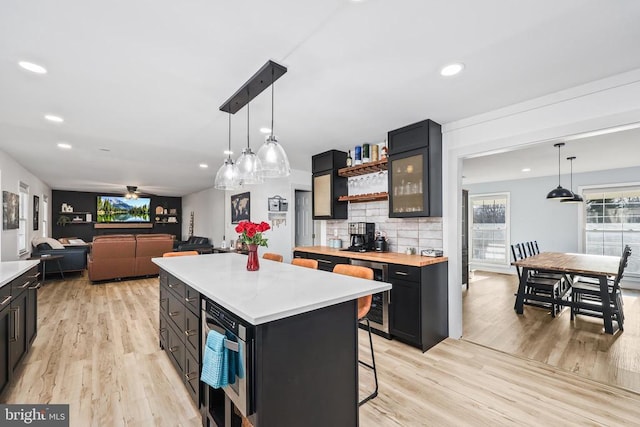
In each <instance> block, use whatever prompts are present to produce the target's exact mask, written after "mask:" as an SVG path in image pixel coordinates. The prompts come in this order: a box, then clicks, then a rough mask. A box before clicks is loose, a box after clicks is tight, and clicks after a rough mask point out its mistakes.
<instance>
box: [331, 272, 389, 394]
mask: <svg viewBox="0 0 640 427" xmlns="http://www.w3.org/2000/svg"><path fill="white" fill-rule="evenodd" d="M333 272H334V273H338V274H344V275H345V276H353V277H359V278H361V279H368V280H373V270H372V269H370V268H369V267H361V266H359V265H349V264H338V265H336V266H335V267H334V268H333ZM372 298H373V296H372V295H367V296H364V297H360V298H358V321H361V320H364V321H365V322H366V323H367V332H369V348H370V349H371V365H370V364H368V363H366V362H364V361H362V360H358V363H360V364H361V365H363V366H366V367H367V368H369V369H372V370H373V379H374V381H375V384H376V388H375V390H374V391H373V393H371V394H370V395H369V396H367V397H365V398H364V399H362V400H361V401H360V402H358V406H361V405H362V404H364V403H365V402H368V401H369V400H371V399H373V398H374V397H376V396H377V395H378V371H377V370H376V358H375V356H374V354H373V340H372V339H371V324H370V323H369V318H368V317H367V314H368V313H369V310H370V309H371V300H372Z"/></svg>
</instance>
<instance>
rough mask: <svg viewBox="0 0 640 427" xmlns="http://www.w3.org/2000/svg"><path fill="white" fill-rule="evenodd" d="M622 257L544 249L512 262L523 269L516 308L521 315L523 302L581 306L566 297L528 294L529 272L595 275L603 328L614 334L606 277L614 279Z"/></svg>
mask: <svg viewBox="0 0 640 427" xmlns="http://www.w3.org/2000/svg"><path fill="white" fill-rule="evenodd" d="M619 264H620V257H616V256H606V255H587V254H574V253H562V252H541V253H539V254H537V255H533V256H530V257H527V258H524V259H521V260H518V261H515V262H513V263H512V265H515V266H516V267H520V268H522V274H521V275H520V284H519V286H518V293H517V296H516V303H515V306H514V310H515V311H516V313H518V314H522V313H523V306H524V301H525V299H526V300H533V301H540V302H547V303H555V304H559V305H563V306H570V307H573V306H580V304H581V303H579V302H572V301H569V300H565V299H564V298H561V297H559V298H554V297H549V296H546V295H536V294H531V293H527V292H526V289H527V286H526V283H527V277H529V272H530V271H532V270H533V271H537V272H549V273H562V274H565V275H566V276H568V277H567V280H570V281H571V280H572V279H573V277H574V276H584V277H593V278H596V279H598V282H599V283H600V297H601V298H602V307H603V308H602V310H603V319H604V330H605V332H606V333H607V334H613V322H612V311H611V301H610V298H609V289H608V282H607V279H608V278H609V277H613V278H615V277H616V276H617V275H618V266H619Z"/></svg>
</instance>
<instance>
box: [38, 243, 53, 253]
mask: <svg viewBox="0 0 640 427" xmlns="http://www.w3.org/2000/svg"><path fill="white" fill-rule="evenodd" d="M36 247H37V248H38V252H39V251H48V250H50V249H51V246H49V244H48V243H40V244H39V245H38V246H36Z"/></svg>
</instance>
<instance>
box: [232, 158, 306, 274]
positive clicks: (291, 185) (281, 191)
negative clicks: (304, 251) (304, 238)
mask: <svg viewBox="0 0 640 427" xmlns="http://www.w3.org/2000/svg"><path fill="white" fill-rule="evenodd" d="M295 190H311V173H310V172H305V171H301V170H292V171H291V175H290V176H289V177H287V178H275V179H268V180H265V183H264V184H256V185H249V186H247V187H246V188H244V189H241V190H237V191H227V192H226V193H227V195H226V197H225V214H224V215H225V216H224V218H225V230H226V236H227V240H230V239H233V240H236V239H237V238H238V233H236V231H235V230H234V228H235V226H236V225H235V224H231V196H232V195H233V194H240V193H245V192H247V191H248V192H250V193H251V212H250V215H251V221H252V222H260V221H265V222H269V224H271V222H270V221H269V215H268V214H269V212H268V210H269V209H268V205H267V199H268V198H269V197H273V196H276V195H278V196H281V197H283V198H285V199H287V201H288V202H289V211H288V212H287V221H286V225H280V226H279V227H274V226H273V224H271V226H272V229H271V230H269V231H267V232H266V233H265V237H266V238H267V239H269V241H268V244H269V247H268V248H264V247H260V248H258V255H259V256H260V257H262V254H263V253H265V252H276V253H279V254H281V255H282V256H284V262H291V258H292V255H293V247H294V245H295V227H294V223H293V221H294V219H295V200H296V198H295Z"/></svg>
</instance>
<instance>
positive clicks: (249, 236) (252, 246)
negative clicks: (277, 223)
mask: <svg viewBox="0 0 640 427" xmlns="http://www.w3.org/2000/svg"><path fill="white" fill-rule="evenodd" d="M270 229H271V227H270V226H269V224H268V223H266V222H264V221H262V222H260V223H259V224H257V223H255V222H250V221H242V222H240V223H239V224H238V225H237V226H236V228H235V230H236V233H240V236H239V237H238V241H240V242H242V243H244V244H246V245H247V247H248V248H249V258H248V259H247V270H249V271H256V270H259V269H260V262H259V261H258V246H265V247H266V246H268V245H267V239H265V238H264V236H263V235H262V233H264V232H265V231H268V230H270Z"/></svg>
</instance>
